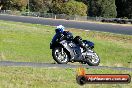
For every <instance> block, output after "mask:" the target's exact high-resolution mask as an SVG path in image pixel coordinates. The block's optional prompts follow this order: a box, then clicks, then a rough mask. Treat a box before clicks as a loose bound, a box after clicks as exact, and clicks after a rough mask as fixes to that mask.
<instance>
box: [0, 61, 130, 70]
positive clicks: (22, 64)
mask: <svg viewBox="0 0 132 88" xmlns="http://www.w3.org/2000/svg"><path fill="white" fill-rule="evenodd" d="M0 66H1V67H2V66H10V67H11V66H17V67H19V66H20V67H39V68H40V67H41V68H45V67H46V68H47V67H48V68H77V67H80V66H81V67H84V68H93V69H113V70H126V71H131V72H132V68H125V67H108V66H88V65H71V64H51V63H35V62H12V61H0Z"/></svg>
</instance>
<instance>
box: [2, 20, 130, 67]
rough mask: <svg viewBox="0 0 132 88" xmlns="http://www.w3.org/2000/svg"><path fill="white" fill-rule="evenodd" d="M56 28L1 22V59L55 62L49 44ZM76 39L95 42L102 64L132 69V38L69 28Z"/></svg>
mask: <svg viewBox="0 0 132 88" xmlns="http://www.w3.org/2000/svg"><path fill="white" fill-rule="evenodd" d="M54 29H55V27H52V26H45V25H40V24H28V23H20V22H9V21H0V60H1V61H7V60H8V61H23V62H25V61H26V62H49V63H52V62H54V61H53V59H52V56H51V50H50V49H49V43H50V41H51V39H52V37H53V35H54V33H55V32H54ZM67 30H69V31H71V32H72V33H73V35H74V36H76V35H79V36H82V38H83V39H87V40H90V41H93V42H94V43H95V51H96V52H97V53H98V54H99V56H100V58H101V63H100V65H103V66H104V65H106V66H116V67H117V66H119V67H121V66H122V67H132V45H131V44H132V36H131V35H120V34H112V33H103V32H96V31H84V30H77V29H67Z"/></svg>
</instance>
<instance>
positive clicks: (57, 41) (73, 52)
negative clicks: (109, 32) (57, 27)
mask: <svg viewBox="0 0 132 88" xmlns="http://www.w3.org/2000/svg"><path fill="white" fill-rule="evenodd" d="M61 35H62V34H61ZM57 36H58V34H57V33H56V34H55V35H54V37H53V39H52V41H51V43H50V49H52V57H53V59H54V60H55V61H56V62H57V63H58V64H67V63H68V62H72V63H73V62H80V63H81V64H88V65H89V66H98V65H99V63H100V58H99V56H98V55H97V53H96V52H95V51H94V50H93V49H94V43H93V42H91V41H88V40H83V43H84V44H85V46H86V48H87V50H84V48H82V47H80V45H78V44H76V43H75V42H74V41H73V40H74V39H71V40H68V38H67V39H63V38H62V37H65V35H63V36H61V37H60V36H59V37H57ZM68 36H69V35H68ZM69 38H70V37H69Z"/></svg>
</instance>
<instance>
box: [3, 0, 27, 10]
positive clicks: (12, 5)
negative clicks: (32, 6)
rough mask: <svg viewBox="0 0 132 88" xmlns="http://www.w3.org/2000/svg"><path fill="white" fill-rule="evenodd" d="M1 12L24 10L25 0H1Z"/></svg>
mask: <svg viewBox="0 0 132 88" xmlns="http://www.w3.org/2000/svg"><path fill="white" fill-rule="evenodd" d="M0 2H1V6H2V8H1V9H3V10H20V11H22V10H23V9H26V6H27V2H28V1H27V0H1V1H0Z"/></svg>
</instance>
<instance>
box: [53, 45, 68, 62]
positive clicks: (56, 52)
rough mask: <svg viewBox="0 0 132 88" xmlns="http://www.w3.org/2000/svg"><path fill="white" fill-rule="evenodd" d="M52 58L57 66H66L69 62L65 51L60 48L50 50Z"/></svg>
mask: <svg viewBox="0 0 132 88" xmlns="http://www.w3.org/2000/svg"><path fill="white" fill-rule="evenodd" d="M52 56H53V59H54V60H55V61H56V62H57V63H58V64H67V63H68V61H69V56H68V54H67V52H66V50H65V49H64V48H62V47H56V48H54V49H52Z"/></svg>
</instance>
